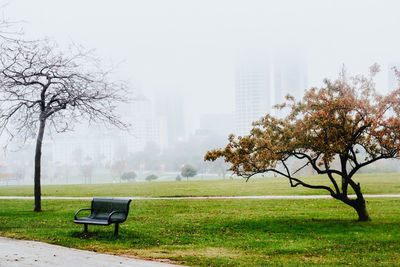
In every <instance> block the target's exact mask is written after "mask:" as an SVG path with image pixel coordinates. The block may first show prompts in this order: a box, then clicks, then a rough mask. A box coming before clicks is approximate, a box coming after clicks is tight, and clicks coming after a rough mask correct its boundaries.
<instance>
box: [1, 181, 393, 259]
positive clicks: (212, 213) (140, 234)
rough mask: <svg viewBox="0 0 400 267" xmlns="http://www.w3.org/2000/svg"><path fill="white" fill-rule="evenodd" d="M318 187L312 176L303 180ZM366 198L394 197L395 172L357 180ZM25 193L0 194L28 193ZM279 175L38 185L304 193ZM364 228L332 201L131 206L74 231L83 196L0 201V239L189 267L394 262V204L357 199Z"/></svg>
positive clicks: (57, 189)
mask: <svg viewBox="0 0 400 267" xmlns="http://www.w3.org/2000/svg"><path fill="white" fill-rule="evenodd" d="M305 179H306V180H307V181H309V182H310V183H319V184H322V183H325V184H326V179H324V178H322V177H315V176H314V177H306V178H305ZM358 181H359V182H360V183H361V186H362V188H363V192H364V193H367V194H388V193H392V194H399V193H400V175H398V174H374V175H372V174H371V175H360V176H358ZM32 191H33V190H32V186H30V187H0V195H3V196H7V195H9V196H10V195H15V196H17V195H19V196H31V195H32ZM311 194H326V192H324V191H316V190H308V189H304V188H294V189H293V188H290V186H289V184H288V182H287V181H286V180H285V179H283V178H259V179H250V180H249V181H248V182H247V183H246V182H244V181H243V180H240V179H233V180H230V179H226V180H220V181H189V182H186V181H181V182H147V183H123V184H102V185H66V186H61V185H59V186H44V187H43V195H44V196H89V197H92V196H125V197H126V196H148V197H150V196H153V197H154V196H240V195H242V196H245V195H311ZM367 201H368V203H367V208H368V211H369V213H370V215H371V218H372V221H371V222H363V223H360V222H357V221H356V219H357V215H356V212H355V211H354V210H352V209H351V208H349V207H348V206H346V205H344V204H342V203H340V202H339V201H337V200H333V199H312V200H311V199H309V200H301V199H297V200H294V199H293V200H291V199H284V200H279V199H275V200H265V199H264V200H257V199H219V200H215V199H214V200H183V199H182V200H134V201H132V203H131V210H130V214H129V217H128V220H127V221H126V222H125V223H123V224H122V225H121V227H120V235H119V236H118V237H114V236H113V226H109V227H101V226H89V233H88V234H84V233H82V232H83V226H82V225H75V224H74V223H73V222H72V221H73V215H74V213H75V212H76V211H77V210H78V209H79V208H86V207H89V206H90V200H43V202H42V207H43V209H44V212H42V213H34V212H32V210H33V200H6V199H3V200H0V235H2V236H7V237H12V238H21V239H29V240H40V241H44V242H48V243H54V244H59V245H63V246H68V247H74V248H80V249H87V250H93V251H99V252H105V253H110V254H118V255H126V256H132V257H139V258H142V259H153V260H167V261H171V262H174V263H177V264H184V265H190V266H309V265H317V266H320V265H325V266H340V265H353V266H377V265H384V266H400V198H367Z"/></svg>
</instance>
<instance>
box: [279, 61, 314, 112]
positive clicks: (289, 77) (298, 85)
mask: <svg viewBox="0 0 400 267" xmlns="http://www.w3.org/2000/svg"><path fill="white" fill-rule="evenodd" d="M273 73H274V74H273V77H274V80H273V92H274V105H276V104H281V103H283V102H285V97H286V95H288V94H289V95H291V96H293V97H294V98H295V99H296V100H301V99H302V97H303V95H304V91H305V90H306V89H307V72H306V68H305V64H304V63H303V62H302V61H301V60H298V59H296V58H282V57H281V58H279V59H278V60H276V61H275V63H274V68H273Z"/></svg>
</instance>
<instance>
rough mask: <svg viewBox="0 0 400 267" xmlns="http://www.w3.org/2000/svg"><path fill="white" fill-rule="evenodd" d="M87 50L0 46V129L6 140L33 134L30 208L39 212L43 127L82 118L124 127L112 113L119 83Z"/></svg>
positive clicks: (121, 94)
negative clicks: (112, 78) (32, 195)
mask: <svg viewBox="0 0 400 267" xmlns="http://www.w3.org/2000/svg"><path fill="white" fill-rule="evenodd" d="M109 76H110V73H109V72H107V71H103V70H102V69H101V68H100V67H99V62H98V60H97V59H96V58H95V57H94V56H93V55H92V53H90V52H87V51H83V50H82V49H79V48H77V47H74V50H70V51H68V53H63V52H62V51H61V50H60V49H59V48H58V47H57V46H56V45H50V44H48V42H46V41H35V42H18V41H17V42H8V43H3V44H1V45H0V132H1V133H2V134H3V133H8V134H9V136H10V140H11V139H12V138H13V137H14V136H22V137H23V138H24V140H27V139H28V138H33V137H34V136H36V151H35V171H34V188H35V190H34V192H35V209H34V211H41V198H40V197H41V188H40V169H41V154H42V141H43V136H44V132H45V127H46V125H48V127H49V129H50V130H54V131H55V132H63V131H67V130H72V129H73V125H74V124H75V123H77V122H81V121H89V123H91V122H97V123H106V124H111V125H114V126H117V127H118V128H121V129H126V128H127V125H126V124H124V123H123V122H122V121H121V120H120V119H119V118H118V116H117V115H116V113H115V108H116V105H117V104H118V103H119V102H123V101H126V99H127V98H126V89H125V86H124V84H123V83H122V82H114V81H111V80H110V78H109Z"/></svg>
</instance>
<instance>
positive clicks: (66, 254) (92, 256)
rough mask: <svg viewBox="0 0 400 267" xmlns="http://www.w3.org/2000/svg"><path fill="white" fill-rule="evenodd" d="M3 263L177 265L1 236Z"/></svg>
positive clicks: (46, 266)
mask: <svg viewBox="0 0 400 267" xmlns="http://www.w3.org/2000/svg"><path fill="white" fill-rule="evenodd" d="M0 266H2V267H3V266H4V267H8V266H10V267H13V266H18V267H22V266H23V267H25V266H37V267H39V266H40V267H53V266H62V267H64V266H73V267H78V266H85V267H101V266H121V267H122V266H136V267H171V266H177V265H172V264H167V263H161V262H155V261H145V260H138V259H131V258H126V257H120V256H113V255H107V254H101V253H96V252H92V251H86V250H79V249H73V248H66V247H61V246H56V245H50V244H46V243H42V242H36V241H25V240H16V239H10V238H5V237H0Z"/></svg>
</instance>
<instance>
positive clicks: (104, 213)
mask: <svg viewBox="0 0 400 267" xmlns="http://www.w3.org/2000/svg"><path fill="white" fill-rule="evenodd" d="M130 202H131V200H130V199H121V198H93V200H92V205H91V208H90V209H80V210H78V211H77V212H76V213H75V216H74V223H77V224H83V225H84V231H85V232H87V226H88V224H93V225H110V224H112V223H115V231H114V234H115V235H117V234H118V225H119V224H120V223H123V222H125V220H126V218H127V217H128V213H129V204H130ZM83 210H90V215H89V216H87V217H78V213H79V212H81V211H83Z"/></svg>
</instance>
